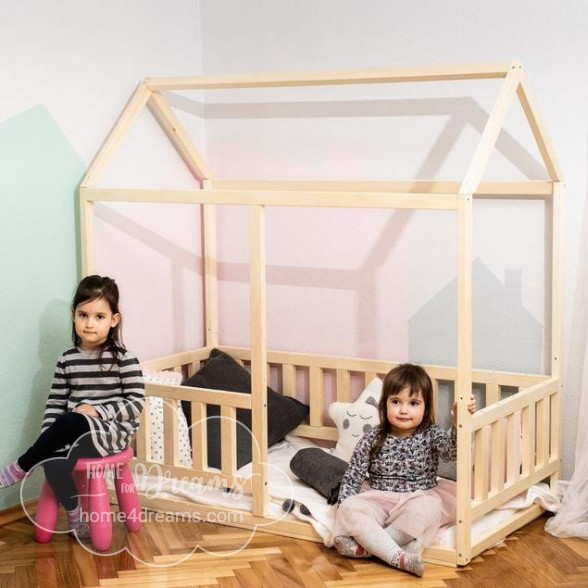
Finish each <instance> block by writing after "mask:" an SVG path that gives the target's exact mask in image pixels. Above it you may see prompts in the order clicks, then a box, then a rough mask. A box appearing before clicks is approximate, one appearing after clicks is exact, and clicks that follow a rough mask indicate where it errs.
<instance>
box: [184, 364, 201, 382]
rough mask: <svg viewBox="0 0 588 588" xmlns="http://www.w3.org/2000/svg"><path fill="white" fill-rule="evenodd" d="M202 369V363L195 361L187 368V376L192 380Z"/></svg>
mask: <svg viewBox="0 0 588 588" xmlns="http://www.w3.org/2000/svg"><path fill="white" fill-rule="evenodd" d="M199 369H200V362H199V361H193V362H191V363H189V364H188V365H187V366H186V376H187V377H188V378H191V377H192V376H193V375H194V374H195V373H196V372H197V371H198V370H199Z"/></svg>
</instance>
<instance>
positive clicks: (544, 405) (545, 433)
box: [536, 398, 550, 467]
mask: <svg viewBox="0 0 588 588" xmlns="http://www.w3.org/2000/svg"><path fill="white" fill-rule="evenodd" d="M536 406H537V466H539V467H540V466H544V465H546V464H547V460H548V458H549V446H550V439H549V438H550V435H549V398H542V399H541V400H539V402H537V404H536Z"/></svg>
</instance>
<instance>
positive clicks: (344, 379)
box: [337, 369, 351, 402]
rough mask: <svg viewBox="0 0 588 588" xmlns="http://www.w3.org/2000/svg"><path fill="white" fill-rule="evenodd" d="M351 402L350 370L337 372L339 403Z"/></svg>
mask: <svg viewBox="0 0 588 588" xmlns="http://www.w3.org/2000/svg"><path fill="white" fill-rule="evenodd" d="M350 401H351V373H350V372H349V371H348V370H341V369H339V370H337V402H350Z"/></svg>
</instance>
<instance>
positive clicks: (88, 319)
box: [74, 298, 120, 351]
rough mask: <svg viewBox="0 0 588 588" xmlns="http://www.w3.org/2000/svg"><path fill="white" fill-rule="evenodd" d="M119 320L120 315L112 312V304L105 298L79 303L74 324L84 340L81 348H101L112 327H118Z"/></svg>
mask: <svg viewBox="0 0 588 588" xmlns="http://www.w3.org/2000/svg"><path fill="white" fill-rule="evenodd" d="M119 321H120V315H119V314H112V310H111V309H110V305H109V304H108V302H106V300H105V299H104V298H96V299H95V300H90V301H89V302H84V303H83V304H78V306H77V308H76V309H75V311H74V326H75V329H76V333H77V335H78V337H79V338H80V339H81V340H82V343H81V348H82V349H84V350H86V351H94V350H97V349H100V346H101V345H102V344H103V343H104V342H105V341H106V339H107V337H108V333H109V331H110V329H111V327H116V325H118V323H119Z"/></svg>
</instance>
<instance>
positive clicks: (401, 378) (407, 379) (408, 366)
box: [370, 363, 435, 459]
mask: <svg viewBox="0 0 588 588" xmlns="http://www.w3.org/2000/svg"><path fill="white" fill-rule="evenodd" d="M405 388H408V389H409V390H410V396H416V395H418V394H419V393H420V394H421V395H422V397H423V401H424V403H425V413H424V415H423V420H422V422H421V424H420V425H419V427H418V429H417V431H424V430H425V429H427V428H428V427H430V426H431V425H432V424H433V423H434V422H435V414H434V409H433V382H432V381H431V378H430V377H429V374H427V372H426V371H425V369H424V368H423V367H421V366H420V365H415V364H412V363H402V364H400V365H397V366H396V367H395V368H393V369H391V370H390V371H389V372H388V374H387V375H386V377H385V378H384V384H383V386H382V398H381V399H380V403H379V405H378V412H379V414H380V430H379V431H378V434H377V436H376V438H375V440H374V444H373V445H372V448H371V450H370V458H371V459H373V458H374V457H376V456H377V455H378V454H379V453H380V451H382V447H383V446H384V442H385V441H386V437H387V436H388V435H389V434H390V433H391V432H392V425H391V424H390V422H389V421H388V411H387V408H388V398H390V396H398V395H399V394H400V393H401V392H402V391H403V390H404V389H405Z"/></svg>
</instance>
